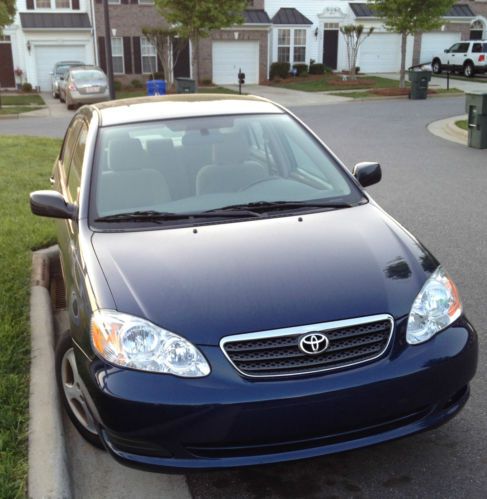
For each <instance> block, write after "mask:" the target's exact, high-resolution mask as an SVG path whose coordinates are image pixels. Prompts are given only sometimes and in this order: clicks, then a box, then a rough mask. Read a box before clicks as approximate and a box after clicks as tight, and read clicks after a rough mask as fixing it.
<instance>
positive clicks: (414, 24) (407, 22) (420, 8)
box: [371, 0, 455, 88]
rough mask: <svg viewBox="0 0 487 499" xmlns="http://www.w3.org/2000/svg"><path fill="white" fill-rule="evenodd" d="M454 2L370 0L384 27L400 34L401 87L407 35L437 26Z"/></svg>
mask: <svg viewBox="0 0 487 499" xmlns="http://www.w3.org/2000/svg"><path fill="white" fill-rule="evenodd" d="M454 3H455V0H371V4H372V7H373V9H374V11H375V12H376V13H377V14H378V15H379V16H380V17H382V18H383V19H384V21H385V25H386V28H387V29H388V30H389V31H395V32H397V33H400V34H401V78H400V84H399V86H400V87H401V88H404V86H405V76H406V44H407V37H408V35H416V34H417V33H420V32H422V31H430V30H433V29H437V28H439V27H440V26H441V25H442V24H443V23H444V21H443V20H442V19H441V17H442V16H444V15H445V14H446V13H447V12H448V10H449V9H450V8H451V7H452V6H453V4H454Z"/></svg>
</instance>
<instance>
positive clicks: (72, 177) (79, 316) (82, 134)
mask: <svg viewBox="0 0 487 499" xmlns="http://www.w3.org/2000/svg"><path fill="white" fill-rule="evenodd" d="M79 121H80V127H79V133H78V136H77V140H76V145H75V146H74V148H73V154H72V159H71V163H70V165H69V172H68V178H67V183H66V200H67V201H68V203H71V204H74V205H76V206H78V205H79V199H80V186H81V176H82V169H83V159H84V155H85V149H86V139H87V137H88V124H87V123H86V122H85V121H84V120H83V119H82V118H80V119H79ZM64 223H65V224H66V227H65V231H66V235H67V241H66V242H67V247H66V248H65V252H66V253H65V258H66V260H67V261H69V263H68V264H67V265H66V274H65V286H66V298H67V306H68V312H69V318H70V325H71V333H72V335H73V337H76V336H78V334H79V333H80V331H81V330H82V329H83V328H84V327H85V326H86V320H87V317H86V312H85V307H84V304H86V302H87V298H86V294H87V293H86V286H85V285H84V266H83V259H82V255H81V250H80V240H79V225H78V222H77V221H76V220H65V221H64Z"/></svg>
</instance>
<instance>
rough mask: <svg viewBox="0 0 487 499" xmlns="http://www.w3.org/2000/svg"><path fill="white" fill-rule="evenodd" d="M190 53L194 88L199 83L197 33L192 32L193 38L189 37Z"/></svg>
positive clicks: (198, 41)
mask: <svg viewBox="0 0 487 499" xmlns="http://www.w3.org/2000/svg"><path fill="white" fill-rule="evenodd" d="M191 53H192V61H191V65H192V68H193V80H195V82H196V86H198V83H199V81H200V65H199V58H200V38H199V34H198V33H197V32H193V36H192V37H191Z"/></svg>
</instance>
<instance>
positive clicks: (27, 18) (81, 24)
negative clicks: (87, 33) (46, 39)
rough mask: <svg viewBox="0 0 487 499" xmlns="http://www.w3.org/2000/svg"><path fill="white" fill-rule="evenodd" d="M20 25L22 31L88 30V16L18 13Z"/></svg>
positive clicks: (89, 26) (65, 13) (89, 25)
mask: <svg viewBox="0 0 487 499" xmlns="http://www.w3.org/2000/svg"><path fill="white" fill-rule="evenodd" d="M20 23H21V24H22V28H24V29H29V28H30V29H89V28H91V23H90V19H89V17H88V14H86V13H80V14H72V13H68V12H64V13H59V14H52V13H47V12H46V13H36V14H34V13H30V12H21V13H20Z"/></svg>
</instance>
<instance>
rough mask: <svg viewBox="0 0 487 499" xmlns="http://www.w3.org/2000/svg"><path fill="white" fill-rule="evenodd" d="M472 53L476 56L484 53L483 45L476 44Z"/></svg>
mask: <svg viewBox="0 0 487 499" xmlns="http://www.w3.org/2000/svg"><path fill="white" fill-rule="evenodd" d="M472 52H474V53H475V54H478V53H479V52H482V44H481V43H474V44H473V47H472Z"/></svg>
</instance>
